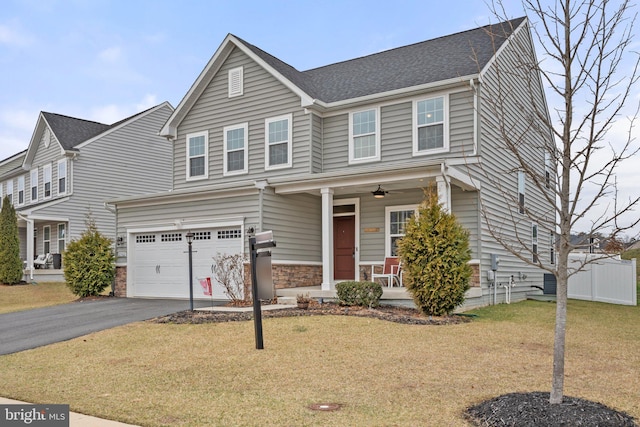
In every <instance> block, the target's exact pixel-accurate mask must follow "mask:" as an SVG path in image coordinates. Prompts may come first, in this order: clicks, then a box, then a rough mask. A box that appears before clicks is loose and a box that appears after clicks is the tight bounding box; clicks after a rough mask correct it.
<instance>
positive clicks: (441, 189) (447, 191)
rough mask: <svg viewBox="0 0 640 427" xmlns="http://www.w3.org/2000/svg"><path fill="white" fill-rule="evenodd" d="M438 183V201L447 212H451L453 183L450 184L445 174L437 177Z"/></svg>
mask: <svg viewBox="0 0 640 427" xmlns="http://www.w3.org/2000/svg"><path fill="white" fill-rule="evenodd" d="M436 185H437V188H438V202H439V203H440V204H441V205H442V209H444V211H445V212H451V185H449V182H448V181H447V180H446V179H445V177H444V176H437V177H436Z"/></svg>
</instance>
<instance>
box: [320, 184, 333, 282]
mask: <svg viewBox="0 0 640 427" xmlns="http://www.w3.org/2000/svg"><path fill="white" fill-rule="evenodd" d="M320 193H321V194H322V290H323V291H330V290H331V282H332V281H333V188H328V187H325V188H322V189H320Z"/></svg>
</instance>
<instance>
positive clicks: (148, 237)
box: [136, 234, 156, 243]
mask: <svg viewBox="0 0 640 427" xmlns="http://www.w3.org/2000/svg"><path fill="white" fill-rule="evenodd" d="M155 241H156V235H155V234H139V235H137V236H136V243H155Z"/></svg>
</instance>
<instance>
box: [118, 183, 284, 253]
mask: <svg viewBox="0 0 640 427" xmlns="http://www.w3.org/2000/svg"><path fill="white" fill-rule="evenodd" d="M258 206H259V202H258V191H257V190H256V192H255V194H252V195H246V196H238V197H225V198H214V197H212V198H209V199H206V200H196V201H194V200H185V199H180V200H178V201H175V202H167V203H162V204H159V205H154V206H149V205H147V206H125V207H120V208H119V209H118V231H117V234H118V236H121V237H123V238H126V233H127V229H136V228H145V227H147V228H148V227H154V228H162V227H166V228H167V229H173V228H175V227H176V221H179V222H180V223H181V224H182V228H183V229H188V227H189V224H215V223H219V222H222V221H228V220H229V219H230V218H234V219H237V218H244V228H245V230H246V228H248V227H251V226H253V227H256V226H257V224H258V221H259V211H258ZM278 243H279V242H278ZM123 247H126V242H123V245H122V246H121V247H120V249H119V250H118V257H117V260H116V262H117V263H118V264H120V265H122V264H124V263H126V250H123V249H122V248H123ZM185 247H186V243H185ZM244 248H245V253H246V254H248V252H247V244H246V242H245V243H244ZM274 256H275V251H274Z"/></svg>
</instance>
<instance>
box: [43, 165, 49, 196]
mask: <svg viewBox="0 0 640 427" xmlns="http://www.w3.org/2000/svg"><path fill="white" fill-rule="evenodd" d="M42 182H43V184H42V185H43V186H44V198H45V199H50V198H51V164H48V165H44V166H43V167H42Z"/></svg>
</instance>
